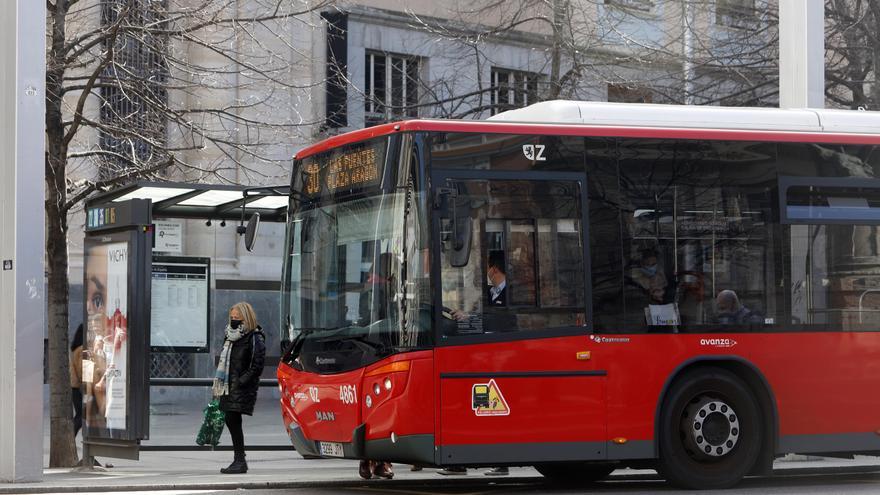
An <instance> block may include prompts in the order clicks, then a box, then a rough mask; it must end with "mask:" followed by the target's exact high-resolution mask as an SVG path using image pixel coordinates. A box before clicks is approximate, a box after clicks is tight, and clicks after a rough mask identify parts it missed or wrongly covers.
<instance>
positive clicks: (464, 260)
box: [448, 216, 474, 268]
mask: <svg viewBox="0 0 880 495" xmlns="http://www.w3.org/2000/svg"><path fill="white" fill-rule="evenodd" d="M473 224H474V221H473V219H472V218H471V217H469V216H467V217H462V218H455V217H453V221H452V232H453V239H452V246H451V248H452V249H450V250H449V251H448V253H449V265H450V266H452V267H455V268H461V267H463V266H467V264H468V259H470V257H471V237H472V235H473V232H474V230H473Z"/></svg>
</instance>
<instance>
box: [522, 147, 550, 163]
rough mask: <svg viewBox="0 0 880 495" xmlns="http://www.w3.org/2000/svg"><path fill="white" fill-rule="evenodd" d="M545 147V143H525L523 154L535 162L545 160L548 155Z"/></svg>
mask: <svg viewBox="0 0 880 495" xmlns="http://www.w3.org/2000/svg"><path fill="white" fill-rule="evenodd" d="M544 148H546V146H544V145H543V144H524V145H523V154H524V155H526V158H527V159H528V160H531V161H533V162H544V161H547V157H545V156H544Z"/></svg>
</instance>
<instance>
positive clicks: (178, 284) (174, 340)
mask: <svg viewBox="0 0 880 495" xmlns="http://www.w3.org/2000/svg"><path fill="white" fill-rule="evenodd" d="M210 273H211V267H210V259H209V258H190V257H172V256H153V268H152V304H151V308H150V315H151V317H150V321H151V330H150V332H151V335H150V346H151V348H152V350H154V351H167V352H208V321H209V318H210V313H209V303H210V299H209V296H210V285H211V281H210Z"/></svg>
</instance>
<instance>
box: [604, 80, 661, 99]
mask: <svg viewBox="0 0 880 495" xmlns="http://www.w3.org/2000/svg"><path fill="white" fill-rule="evenodd" d="M608 101H610V102H613V103H652V102H653V97H652V96H651V90H650V89H648V88H642V87H639V86H624V85H622V84H609V85H608Z"/></svg>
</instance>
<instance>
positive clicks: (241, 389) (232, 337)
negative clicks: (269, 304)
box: [213, 302, 266, 474]
mask: <svg viewBox="0 0 880 495" xmlns="http://www.w3.org/2000/svg"><path fill="white" fill-rule="evenodd" d="M265 359H266V335H265V334H264V333H263V329H262V328H260V325H258V324H257V315H256V314H255V313H254V308H253V307H251V305H250V304H248V303H246V302H240V303H238V304H236V305H234V306H232V309H230V310H229V324H228V325H227V326H226V336H225V339H224V340H223V350H222V351H220V361H219V363H218V364H217V373H216V375H215V376H214V387H213V392H214V396H215V397H219V398H220V410H221V411H223V412H224V413H226V427H227V428H228V429H229V435H230V436H231V437H232V447H233V449H234V450H235V460H234V461H232V464H230V465H229V466H228V467H225V468H223V469H221V470H220V472H221V473H223V474H239V473H246V472H247V469H248V466H247V461H245V453H244V433H243V432H242V429H241V415H242V414H247V415H248V416H251V415H253V413H254V404H255V403H256V402H257V390H258V389H259V387H260V375H261V374H262V373H263V362H264V361H265Z"/></svg>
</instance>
